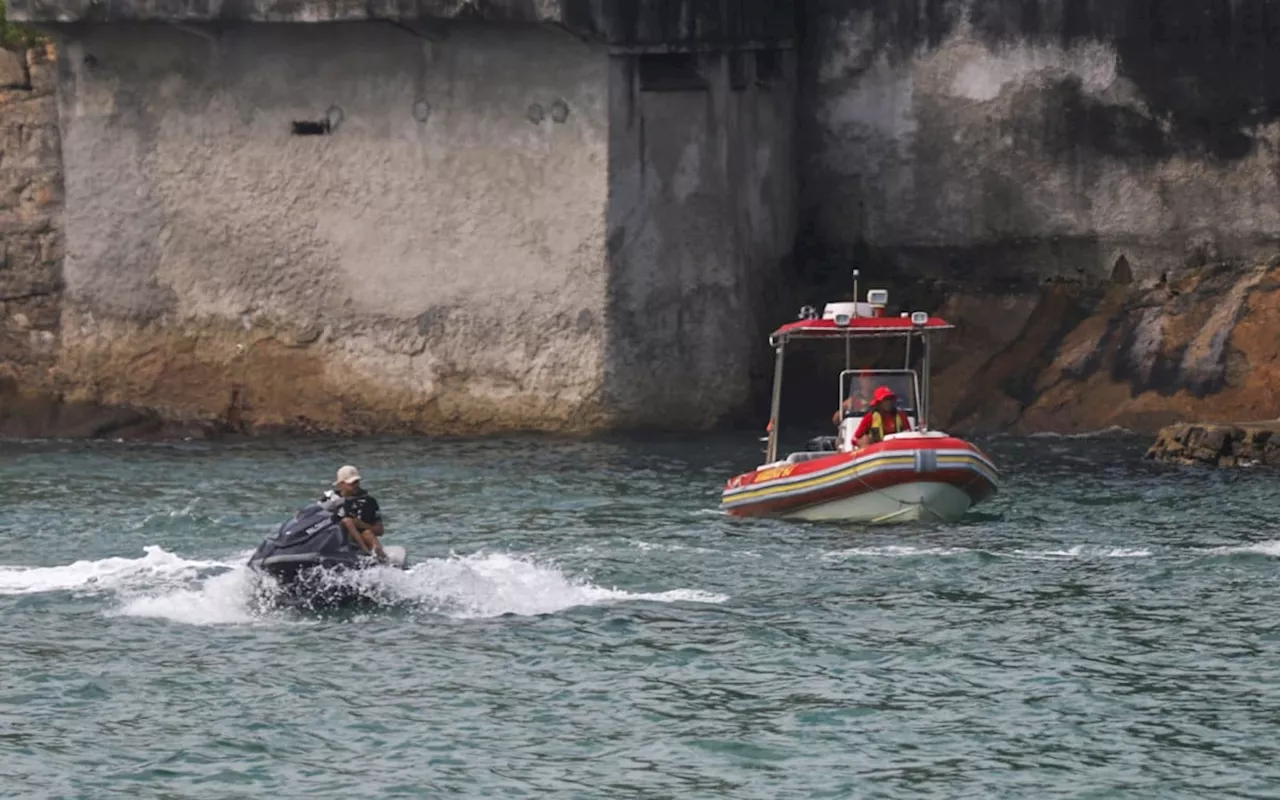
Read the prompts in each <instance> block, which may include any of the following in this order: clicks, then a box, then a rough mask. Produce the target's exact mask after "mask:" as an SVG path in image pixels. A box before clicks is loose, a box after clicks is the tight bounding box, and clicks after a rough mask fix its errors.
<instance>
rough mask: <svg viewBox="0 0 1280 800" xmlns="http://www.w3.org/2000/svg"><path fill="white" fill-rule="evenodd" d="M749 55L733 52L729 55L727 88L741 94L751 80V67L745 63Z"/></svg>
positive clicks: (737, 51) (739, 51)
mask: <svg viewBox="0 0 1280 800" xmlns="http://www.w3.org/2000/svg"><path fill="white" fill-rule="evenodd" d="M748 55H750V54H749V53H744V52H743V51H741V50H734V51H733V52H731V53H729V88H730V89H732V90H733V91H735V92H741V91H743V90H745V89H746V88H747V84H748V83H749V82H750V80H751V65H750V63H749V62H748V61H747V56H748Z"/></svg>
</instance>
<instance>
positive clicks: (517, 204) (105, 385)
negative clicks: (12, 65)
mask: <svg viewBox="0 0 1280 800" xmlns="http://www.w3.org/2000/svg"><path fill="white" fill-rule="evenodd" d="M200 33H202V31H195V33H194V34H193V33H190V32H183V31H179V30H176V29H173V28H169V27H164V26H135V25H127V24H122V25H110V26H97V27H92V26H91V27H89V28H86V29H85V31H84V35H83V36H78V37H77V38H74V39H70V40H68V41H67V42H66V44H65V45H64V46H63V48H62V58H61V69H62V76H61V94H60V101H61V102H60V107H61V119H62V149H63V153H64V163H65V166H66V196H67V203H66V209H67V210H66V215H65V219H66V237H67V242H68V248H67V257H66V263H65V268H64V271H65V281H66V292H65V296H64V309H63V321H62V337H61V342H60V351H59V357H58V361H59V367H60V369H61V371H62V373H63V374H64V375H65V376H66V379H67V381H68V383H69V385H70V386H72V387H73V388H72V390H71V393H70V397H71V398H72V399H91V400H93V401H96V402H102V403H121V404H128V405H132V406H140V407H146V408H155V409H158V410H160V411H161V412H162V413H163V414H164V415H165V416H167V417H170V418H176V419H184V418H191V419H207V418H222V417H230V418H233V419H235V420H240V421H244V422H248V423H251V424H252V425H254V426H257V427H270V426H274V425H288V426H301V427H312V426H314V427H322V428H326V429H337V430H421V431H431V430H449V431H468V430H488V429H498V428H505V427H529V428H574V427H581V426H591V425H593V424H597V423H598V422H599V420H600V419H601V415H602V413H603V410H602V404H601V402H600V394H599V388H600V380H601V379H600V376H601V374H602V372H603V359H604V355H605V322H606V321H605V320H604V319H603V318H602V314H601V309H602V307H603V302H604V301H603V298H604V296H605V292H606V288H607V280H608V278H607V274H606V260H605V220H604V206H605V202H606V197H607V188H608V187H607V180H608V174H607V166H608V165H607V154H606V148H607V145H608V132H607V128H608V121H607V114H608V108H607V92H608V69H607V67H608V60H607V57H606V55H605V52H604V49H603V46H602V45H592V44H587V43H584V42H582V41H581V40H579V39H577V38H574V37H572V36H570V35H568V34H566V33H564V32H562V31H558V30H555V29H550V28H523V29H502V28H494V27H474V28H473V27H465V26H464V27H461V28H458V29H456V30H453V31H452V32H451V34H450V36H449V37H448V38H447V39H446V40H444V41H438V42H432V41H427V40H423V39H421V38H419V37H416V36H414V35H411V34H409V33H407V32H405V31H403V30H399V29H396V28H394V27H392V26H384V25H370V24H351V25H320V26H302V25H298V26H252V25H251V26H243V27H236V28H232V29H228V30H226V31H223V32H220V33H214V34H213V35H211V36H209V37H208V38H204V37H202V36H200V35H195V34H200ZM326 119H327V120H329V122H330V124H331V125H333V126H335V127H333V129H332V131H331V133H330V134H328V135H302V136H300V135H293V133H292V132H291V131H292V123H294V122H295V121H306V122H312V123H323V121H324V120H326Z"/></svg>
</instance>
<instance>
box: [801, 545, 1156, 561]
mask: <svg viewBox="0 0 1280 800" xmlns="http://www.w3.org/2000/svg"><path fill="white" fill-rule="evenodd" d="M966 553H983V554H986V555H990V556H996V557H998V558H1000V557H1003V558H1025V559H1032V560H1043V561H1062V560H1070V559H1078V558H1147V557H1149V556H1150V555H1151V551H1150V550H1141V549H1137V548H1128V547H1088V546H1084V545H1076V546H1075V547H1069V548H1067V549H1066V550H1008V551H1004V550H981V549H971V548H968V547H912V546H910V545H885V546H882V547H854V548H851V549H849V550H838V551H835V552H832V553H827V554H826V555H825V558H828V559H836V560H839V559H846V558H913V557H915V558H919V557H923V556H956V555H964V554H966Z"/></svg>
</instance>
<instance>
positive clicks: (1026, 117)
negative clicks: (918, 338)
mask: <svg viewBox="0 0 1280 800" xmlns="http://www.w3.org/2000/svg"><path fill="white" fill-rule="evenodd" d="M806 25H807V29H806V36H805V39H804V54H805V61H804V63H805V71H804V72H803V76H802V81H801V91H802V96H803V100H804V102H803V104H802V113H801V123H802V142H803V143H802V146H801V149H802V152H805V153H807V154H808V157H807V158H806V159H805V161H804V163H803V164H802V187H801V201H802V204H803V206H804V210H803V221H804V222H803V224H804V235H803V236H802V239H801V247H802V252H803V253H804V258H806V259H807V260H809V261H812V262H818V263H828V264H832V265H835V264H839V265H842V268H843V266H847V265H848V264H854V263H857V264H861V265H862V266H863V268H864V269H863V274H864V276H865V277H864V280H865V279H868V278H869V279H870V280H872V281H876V280H879V281H880V282H881V283H883V284H887V285H888V286H890V287H891V288H894V289H896V291H897V292H898V294H899V295H900V296H910V297H912V298H913V300H915V301H917V302H923V303H927V304H933V306H932V307H938V308H939V310H940V311H941V313H942V314H943V315H945V316H948V317H949V318H951V319H952V320H953V321H954V322H956V323H957V324H958V325H959V326H960V330H959V331H957V332H956V334H955V335H954V336H952V337H951V343H952V345H951V348H950V350H949V351H948V354H947V356H946V358H944V359H942V360H941V364H940V366H942V367H943V373H942V375H941V376H940V379H939V380H938V381H937V383H936V384H935V390H936V392H937V394H938V397H937V398H936V402H935V410H936V411H937V412H940V413H939V414H938V416H937V418H936V419H935V422H939V423H942V424H948V425H954V426H956V427H958V428H961V429H980V430H994V429H1001V430H1006V429H1011V430H1014V431H1024V432H1026V431H1037V430H1056V431H1087V430H1091V429H1098V428H1103V427H1107V426H1110V425H1122V426H1125V427H1130V428H1133V429H1137V430H1143V431H1154V430H1156V429H1157V428H1159V427H1160V426H1161V425H1164V424H1166V423H1168V422H1171V421H1172V420H1175V419H1180V418H1201V417H1205V416H1210V414H1208V413H1207V411H1208V410H1209V409H1212V411H1213V414H1212V416H1214V417H1225V418H1238V419H1253V418H1272V417H1276V416H1280V404H1278V403H1277V401H1278V400H1280V397H1277V395H1276V390H1277V388H1280V373H1278V372H1277V367H1278V366H1280V365H1278V364H1277V362H1276V345H1275V343H1274V337H1273V336H1269V335H1268V331H1269V330H1274V327H1273V326H1274V322H1275V319H1276V313H1277V303H1278V302H1280V296H1277V294H1276V284H1275V281H1276V273H1275V269H1274V265H1275V263H1276V262H1275V261H1273V259H1274V258H1275V257H1276V256H1277V255H1278V254H1280V245H1278V243H1280V200H1278V199H1277V198H1280V155H1278V154H1280V115H1278V114H1277V111H1276V109H1278V108H1280V83H1278V82H1276V81H1275V80H1274V78H1273V77H1270V76H1274V75H1275V74H1277V73H1280V55H1278V54H1280V48H1277V46H1276V45H1277V43H1280V15H1277V14H1276V13H1275V10H1274V8H1273V6H1272V5H1271V4H1268V3H1267V2H1264V0H1240V1H1239V2H1225V1H1224V2H1208V3H1206V2H1199V1H1198V0H1186V1H1185V2H1182V1H1175V2H1161V3H1151V2H1148V1H1147V0H1118V1H1117V2H1112V3H1105V4H1103V3H1088V2H1072V3H1068V2H1061V0H1019V2H1006V1H1004V0H892V2H891V1H890V0H859V1H858V2H852V3H846V2H836V0H817V2H815V3H814V4H813V5H812V6H811V8H810V13H808V14H807V16H806Z"/></svg>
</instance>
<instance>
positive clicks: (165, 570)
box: [0, 546, 728, 625]
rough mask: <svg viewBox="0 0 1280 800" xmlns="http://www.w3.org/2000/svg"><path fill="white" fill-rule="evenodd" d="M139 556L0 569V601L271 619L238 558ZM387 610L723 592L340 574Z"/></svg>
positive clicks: (511, 608) (490, 577) (509, 572)
mask: <svg viewBox="0 0 1280 800" xmlns="http://www.w3.org/2000/svg"><path fill="white" fill-rule="evenodd" d="M144 549H145V553H146V555H144V556H143V557H142V558H134V559H130V558H104V559H100V560H98V561H77V562H75V563H74V564H68V565H66V566H61V567H9V566H0V594H10V595H12V594H34V593H40V592H58V591H71V592H75V593H79V594H103V593H106V594H111V595H113V596H114V598H115V600H116V601H117V602H116V605H115V607H114V608H113V610H112V613H113V614H116V615H121V616H129V617H147V618H157V619H167V620H172V621H174V622H182V623H186V624H192V625H217V624H234V623H251V622H256V621H264V620H269V619H275V618H277V617H278V615H277V614H276V613H274V612H273V611H272V610H271V609H270V608H269V607H268V606H266V605H265V604H264V600H263V598H264V592H263V591H262V589H263V586H262V582H261V580H260V578H259V577H258V576H257V575H255V574H253V573H252V572H251V571H249V570H248V569H247V568H246V567H245V566H244V564H245V561H246V560H247V558H248V555H249V553H247V552H246V553H242V554H239V555H238V556H237V557H235V560H234V561H201V560H188V559H184V558H182V557H181V556H178V555H175V554H173V553H170V552H168V551H166V550H164V549H162V548H160V547H155V546H151V547H147V548H144ZM340 580H342V581H343V582H345V583H349V584H354V585H356V586H358V587H360V588H362V589H364V590H366V594H368V595H370V596H373V597H376V598H378V599H379V600H380V601H381V602H385V603H386V604H388V605H397V606H410V607H417V608H423V609H425V610H428V611H431V612H434V613H441V614H445V615H448V616H451V617H456V618H473V617H495V616H501V615H503V614H516V615H537V614H552V613H556V612H559V611H563V610H565V609H568V608H572V607H575V606H589V605H601V604H608V603H619V602H638V601H650V602H660V603H671V602H697V603H722V602H724V601H725V600H727V599H728V598H727V597H726V596H724V595H720V594H713V593H710V592H702V591H697V590H692V589H674V590H670V591H664V592H629V591H626V590H622V589H618V588H616V587H609V588H606V587H603V586H598V585H596V584H594V583H591V582H590V581H588V580H585V579H577V578H570V577H568V576H566V575H565V574H564V573H563V572H562V571H561V570H560V569H559V568H558V567H556V566H554V565H549V564H543V563H539V562H537V561H536V560H533V559H531V558H528V557H522V556H514V555H509V554H505V553H489V554H481V553H477V554H474V555H469V556H451V557H449V558H442V559H428V560H426V561H423V562H421V563H419V564H416V565H412V566H411V567H410V568H409V569H408V570H398V569H393V568H390V567H386V568H378V569H372V570H368V571H365V572H361V573H356V574H349V575H344V576H342V577H341V579H340Z"/></svg>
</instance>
